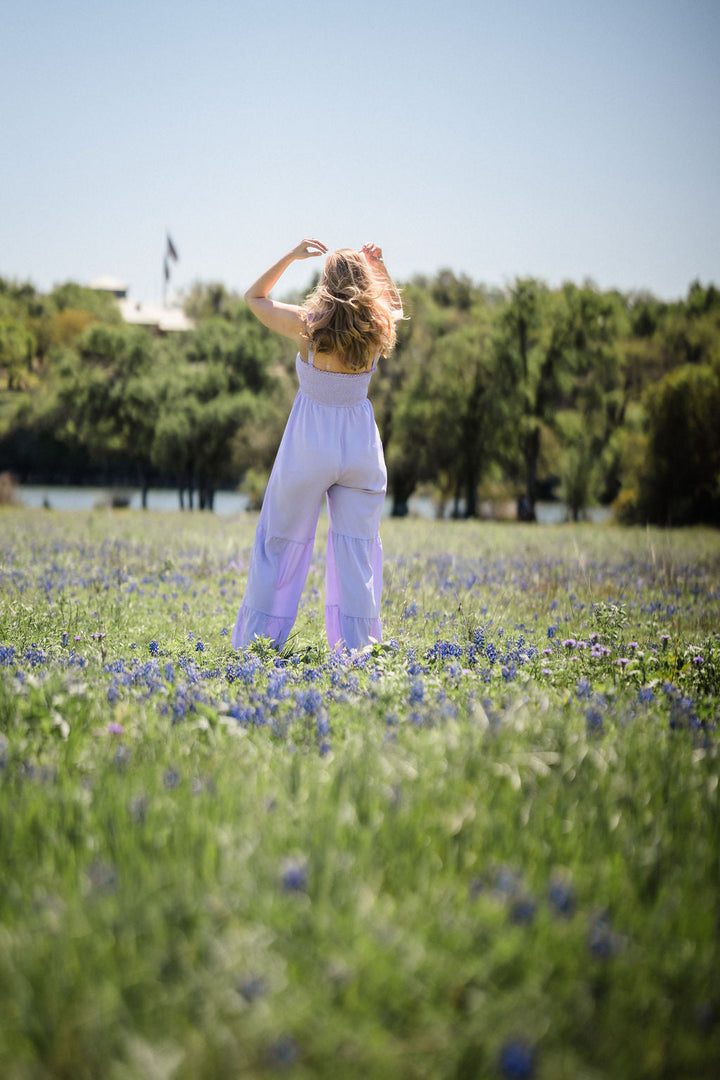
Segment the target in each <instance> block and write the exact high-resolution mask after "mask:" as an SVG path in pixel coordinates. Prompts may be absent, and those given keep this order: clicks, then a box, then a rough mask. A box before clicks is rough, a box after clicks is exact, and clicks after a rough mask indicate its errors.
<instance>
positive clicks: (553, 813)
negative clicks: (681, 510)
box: [0, 511, 720, 1080]
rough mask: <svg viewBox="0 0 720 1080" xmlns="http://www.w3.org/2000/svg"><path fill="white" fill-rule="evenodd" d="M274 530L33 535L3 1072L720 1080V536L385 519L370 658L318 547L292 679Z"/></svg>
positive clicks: (88, 517) (6, 793)
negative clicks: (331, 632) (242, 617)
mask: <svg viewBox="0 0 720 1080" xmlns="http://www.w3.org/2000/svg"><path fill="white" fill-rule="evenodd" d="M255 521H256V519H255V518H254V517H250V516H248V517H247V518H238V519H231V520H228V519H225V520H223V519H219V518H210V517H208V518H204V517H202V516H196V517H192V516H189V515H188V516H180V515H142V514H140V513H126V514H122V513H120V514H117V513H115V514H114V513H97V512H96V513H92V514H76V515H72V514H68V515H61V514H55V513H48V514H45V513H41V512H27V511H7V512H4V513H2V515H1V516H0V535H1V540H0V560H1V564H2V565H1V577H0V588H1V589H2V593H1V594H0V597H1V605H2V606H1V608H0V852H1V853H2V854H1V863H0V1075H2V1076H3V1077H5V1076H7V1077H11V1078H13V1080H15V1078H17V1080H20V1078H22V1080H26V1078H27V1080H31V1078H32V1080H35V1078H38V1080H39V1078H43V1080H44V1078H50V1077H53V1078H54V1077H63V1078H65V1077H67V1078H70V1077H72V1078H73V1080H76V1078H83V1077H88V1078H90V1077H92V1078H94V1077H103V1078H111V1080H124V1078H135V1077H138V1078H141V1077H142V1078H154V1077H157V1078H163V1080H165V1078H167V1080H169V1078H178V1080H185V1078H190V1077H193V1078H196V1077H236V1076H237V1077H240V1076H242V1077H265V1076H274V1075H276V1074H278V1073H289V1074H290V1075H292V1076H296V1077H308V1078H309V1077H331V1076H332V1077H337V1076H341V1077H381V1078H384V1077H408V1078H410V1077H412V1078H428V1080H430V1078H437V1077H457V1078H458V1080H461V1078H471V1077H485V1076H488V1077H494V1076H506V1077H524V1076H527V1077H530V1076H533V1077H539V1078H543V1080H544V1078H547V1080H550V1078H552V1080H556V1078H567V1080H577V1078H579V1077H587V1078H593V1080H594V1078H601V1077H602V1078H605V1077H608V1078H610V1077H613V1078H616V1077H619V1078H624V1077H628V1078H631V1077H632V1078H633V1080H635V1078H641V1077H648V1078H650V1077H653V1078H654V1077H657V1078H660V1077H676V1076H682V1077H697V1078H698V1080H706V1078H708V1077H710V1076H712V1075H714V1074H715V1067H716V1065H717V1064H718V1062H720V984H719V977H718V970H719V965H720V888H719V887H720V814H719V807H718V771H719V770H718V728H717V723H718V714H719V712H720V707H719V706H718V691H719V690H720V659H719V649H718V644H719V640H718V633H717V631H718V626H720V619H719V618H718V616H719V615H720V536H718V534H717V533H714V532H711V531H707V530H692V531H690V530H688V531H682V532H674V533H671V532H667V533H666V532H660V531H648V532H644V531H640V530H638V531H630V530H620V529H615V528H612V527H610V528H595V529H593V528H592V527H586V526H580V527H558V528H532V527H525V526H509V525H508V526H503V525H481V524H478V523H470V522H468V523H460V522H458V523H448V522H445V523H437V524H436V523H429V522H416V521H408V520H405V521H399V522H396V521H390V522H386V523H384V525H383V543H384V547H385V555H386V575H385V591H384V604H385V607H384V623H385V634H386V640H385V643H384V644H383V645H382V646H377V647H375V648H374V649H373V651H372V653H371V654H369V655H366V656H361V657H355V658H347V657H346V658H344V659H341V658H337V657H333V656H331V655H329V654H328V651H327V648H326V646H325V644H324V631H323V623H322V609H323V598H322V593H323V548H324V544H323V537H322V536H319V540H318V545H317V548H316V558H315V560H314V562H313V567H312V569H311V573H310V577H309V581H308V588H307V590H306V594H305V598H304V602H303V606H302V608H301V611H300V616H299V619H298V624H297V634H296V636H295V637H294V638H293V640H292V642H291V645H290V648H289V649H288V650H286V651H285V653H284V654H283V655H282V656H280V657H278V656H277V655H276V654H275V653H274V652H273V651H272V650H271V649H270V648H268V647H265V646H263V645H262V644H260V645H258V646H257V647H256V648H254V649H252V650H246V651H245V652H241V653H235V652H234V651H233V650H232V649H231V647H230V645H229V637H228V631H229V629H230V627H231V626H232V622H233V620H234V616H235V612H236V609H237V606H238V604H239V601H240V598H241V596H242V591H243V586H244V579H245V571H246V567H247V561H248V558H249V551H250V546H251V544H252V538H253V532H254V525H255ZM321 531H322V529H321Z"/></svg>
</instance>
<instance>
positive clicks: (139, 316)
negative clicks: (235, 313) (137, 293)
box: [90, 274, 195, 334]
mask: <svg viewBox="0 0 720 1080" xmlns="http://www.w3.org/2000/svg"><path fill="white" fill-rule="evenodd" d="M90 288H91V289H95V290H97V292H104V293H111V294H112V295H113V296H114V297H115V299H116V300H117V302H118V307H119V308H120V314H121V315H122V317H123V320H124V321H125V322H126V323H132V324H133V325H134V326H147V327H148V329H149V330H153V331H154V332H155V333H156V334H175V333H182V332H183V331H185V330H193V329H194V327H195V323H194V322H193V320H192V319H188V317H187V315H186V314H185V312H184V311H183V309H182V308H179V307H163V306H162V305H161V304H143V303H142V301H140V300H130V299H129V298H128V289H129V286H128V285H127V283H126V282H124V281H120V280H119V279H118V278H114V277H110V276H109V275H107V274H106V275H104V276H103V277H99V278H96V280H95V281H92V282H91V283H90Z"/></svg>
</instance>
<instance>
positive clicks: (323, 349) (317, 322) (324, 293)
mask: <svg viewBox="0 0 720 1080" xmlns="http://www.w3.org/2000/svg"><path fill="white" fill-rule="evenodd" d="M304 310H305V327H306V335H307V339H308V341H309V342H310V345H311V347H312V348H313V350H314V351H315V352H319V353H340V354H341V355H342V357H343V360H344V362H345V364H346V365H347V366H348V367H349V368H350V369H351V371H360V370H362V369H363V368H366V367H367V364H368V358H369V354H370V352H371V351H372V354H373V356H374V355H375V354H376V353H377V352H378V351H379V352H380V353H381V354H382V355H383V356H388V355H389V353H390V352H391V350H392V348H393V346H394V345H395V321H394V319H393V317H392V315H391V311H390V307H389V305H388V302H387V299H386V293H385V287H384V286H383V284H382V282H380V281H378V280H377V279H376V277H375V275H374V274H373V272H372V270H371V269H370V267H369V266H368V262H367V259H366V258H365V256H364V255H363V253H362V252H361V251H353V250H352V249H350V248H343V249H342V250H340V251H333V252H331V253H330V254H329V255H328V257H327V259H326V260H325V269H324V271H323V275H322V277H321V279H320V281H319V283H318V285H317V287H316V288H315V290H314V291H313V292H312V293H311V294H310V296H309V297H308V298H307V300H306V301H305V304H304Z"/></svg>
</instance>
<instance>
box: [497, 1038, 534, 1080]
mask: <svg viewBox="0 0 720 1080" xmlns="http://www.w3.org/2000/svg"><path fill="white" fill-rule="evenodd" d="M499 1064H500V1072H501V1074H502V1076H504V1077H506V1078H507V1080H530V1077H532V1075H533V1071H534V1068H535V1059H534V1054H533V1051H532V1048H531V1047H530V1046H528V1044H527V1043H525V1042H519V1041H518V1042H507V1043H505V1045H504V1046H503V1047H502V1049H501V1051H500V1062H499Z"/></svg>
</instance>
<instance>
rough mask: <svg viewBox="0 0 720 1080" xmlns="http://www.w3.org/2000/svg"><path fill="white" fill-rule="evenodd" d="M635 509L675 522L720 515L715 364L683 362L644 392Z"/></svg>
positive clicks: (719, 394)
mask: <svg viewBox="0 0 720 1080" xmlns="http://www.w3.org/2000/svg"><path fill="white" fill-rule="evenodd" d="M646 410H647V417H648V433H647V449H646V456H645V462H644V466H643V468H642V470H641V476H640V484H639V498H638V507H637V513H638V516H639V517H640V518H641V519H643V520H649V521H655V522H658V523H661V524H668V525H680V524H688V523H693V522H699V521H706V522H707V521H712V522H718V521H720V424H719V423H718V416H720V365H715V366H710V365H709V364H686V365H683V366H682V367H680V368H678V369H677V370H676V371H673V372H671V373H670V374H669V375H666V376H665V378H664V379H663V380H662V381H661V382H660V383H659V384H658V385H656V386H654V387H649V388H648V390H647V396H646Z"/></svg>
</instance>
